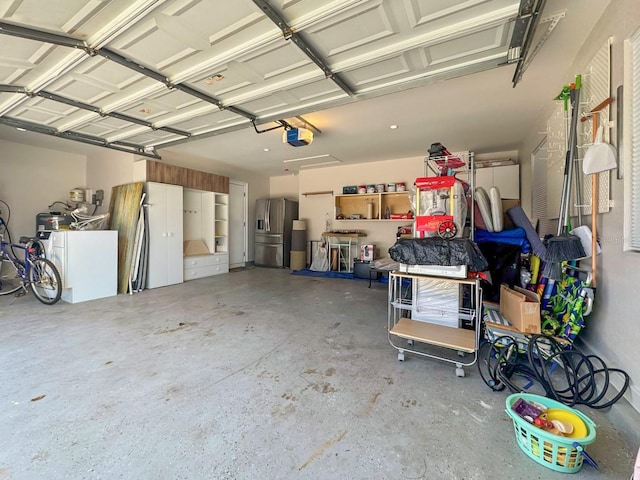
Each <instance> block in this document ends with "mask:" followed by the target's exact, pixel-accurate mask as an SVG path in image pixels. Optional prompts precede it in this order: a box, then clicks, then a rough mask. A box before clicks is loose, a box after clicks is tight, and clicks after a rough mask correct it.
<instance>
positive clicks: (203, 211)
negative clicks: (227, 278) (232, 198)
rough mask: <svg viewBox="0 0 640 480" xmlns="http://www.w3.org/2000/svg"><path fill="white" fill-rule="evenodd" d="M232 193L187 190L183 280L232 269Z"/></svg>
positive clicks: (184, 209)
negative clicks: (230, 261) (230, 206)
mask: <svg viewBox="0 0 640 480" xmlns="http://www.w3.org/2000/svg"><path fill="white" fill-rule="evenodd" d="M228 212H229V195H228V194H225V193H214V192H208V191H202V190H194V189H188V188H185V189H184V208H183V221H184V241H185V256H184V280H185V281H186V280H195V279H196V278H202V277H209V276H212V275H219V274H221V273H227V272H228V271H229V251H228V241H229V240H228V235H229V227H228V223H229V213H228Z"/></svg>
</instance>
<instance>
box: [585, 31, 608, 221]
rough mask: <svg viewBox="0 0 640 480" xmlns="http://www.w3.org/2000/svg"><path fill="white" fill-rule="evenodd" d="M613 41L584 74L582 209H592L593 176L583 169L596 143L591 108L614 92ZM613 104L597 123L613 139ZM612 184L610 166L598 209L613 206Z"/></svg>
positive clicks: (601, 176)
mask: <svg viewBox="0 0 640 480" xmlns="http://www.w3.org/2000/svg"><path fill="white" fill-rule="evenodd" d="M611 42H612V39H611V38H609V39H608V40H607V42H606V43H605V44H604V45H603V46H602V47H600V49H599V50H598V52H597V53H596V55H595V56H594V57H593V59H592V60H591V62H590V63H589V65H587V67H586V68H585V72H584V74H583V75H582V89H583V91H582V93H581V98H580V114H581V115H584V116H585V118H586V120H585V121H584V122H582V121H578V132H577V133H578V162H579V164H578V165H576V167H578V171H579V173H580V177H579V178H580V179H581V180H582V182H581V183H582V191H583V195H582V202H581V203H582V205H583V207H582V209H581V210H582V213H583V214H590V213H591V176H590V175H584V174H583V173H582V159H583V158H584V154H585V153H586V151H587V150H588V148H589V147H590V146H591V145H592V144H593V135H594V131H593V123H594V122H593V121H592V118H591V116H589V112H591V111H592V110H593V109H594V108H595V107H596V106H597V105H599V104H601V103H602V102H603V101H604V100H606V99H607V98H609V96H610V95H611V93H610V92H611V80H610V79H611ZM610 110H611V107H610V106H607V107H605V108H603V109H602V110H600V111H599V113H598V114H597V115H598V120H597V122H598V123H597V124H598V125H602V126H603V127H604V129H603V132H602V141H603V142H607V143H610V139H611V127H612V126H613V121H612V120H611V112H610ZM610 185H611V171H609V170H607V171H605V172H602V173H600V174H599V175H598V213H606V212H608V211H609V210H610V202H609V196H610V195H609V193H610V192H609V189H610Z"/></svg>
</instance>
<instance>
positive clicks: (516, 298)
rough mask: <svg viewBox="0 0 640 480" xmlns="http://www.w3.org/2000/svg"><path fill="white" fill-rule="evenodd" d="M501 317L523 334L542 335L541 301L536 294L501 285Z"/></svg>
mask: <svg viewBox="0 0 640 480" xmlns="http://www.w3.org/2000/svg"><path fill="white" fill-rule="evenodd" d="M500 315H502V316H503V317H504V318H506V319H507V321H508V322H509V323H510V324H511V325H512V326H513V327H515V328H517V329H518V330H520V331H521V332H523V333H540V301H539V300H538V296H537V295H536V294H535V293H534V292H530V291H529V290H524V289H522V288H519V287H515V290H512V289H510V288H509V287H507V286H506V285H504V284H503V285H501V286H500Z"/></svg>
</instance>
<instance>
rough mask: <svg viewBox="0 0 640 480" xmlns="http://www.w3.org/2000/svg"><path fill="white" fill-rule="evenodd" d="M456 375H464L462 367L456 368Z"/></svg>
mask: <svg viewBox="0 0 640 480" xmlns="http://www.w3.org/2000/svg"><path fill="white" fill-rule="evenodd" d="M456 377H464V369H463V368H459V367H458V368H456Z"/></svg>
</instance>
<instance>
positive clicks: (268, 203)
mask: <svg viewBox="0 0 640 480" xmlns="http://www.w3.org/2000/svg"><path fill="white" fill-rule="evenodd" d="M270 215H271V200H267V201H266V202H265V206H264V221H265V225H266V229H265V230H266V231H267V232H268V231H270V230H271V222H269V216H270Z"/></svg>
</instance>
